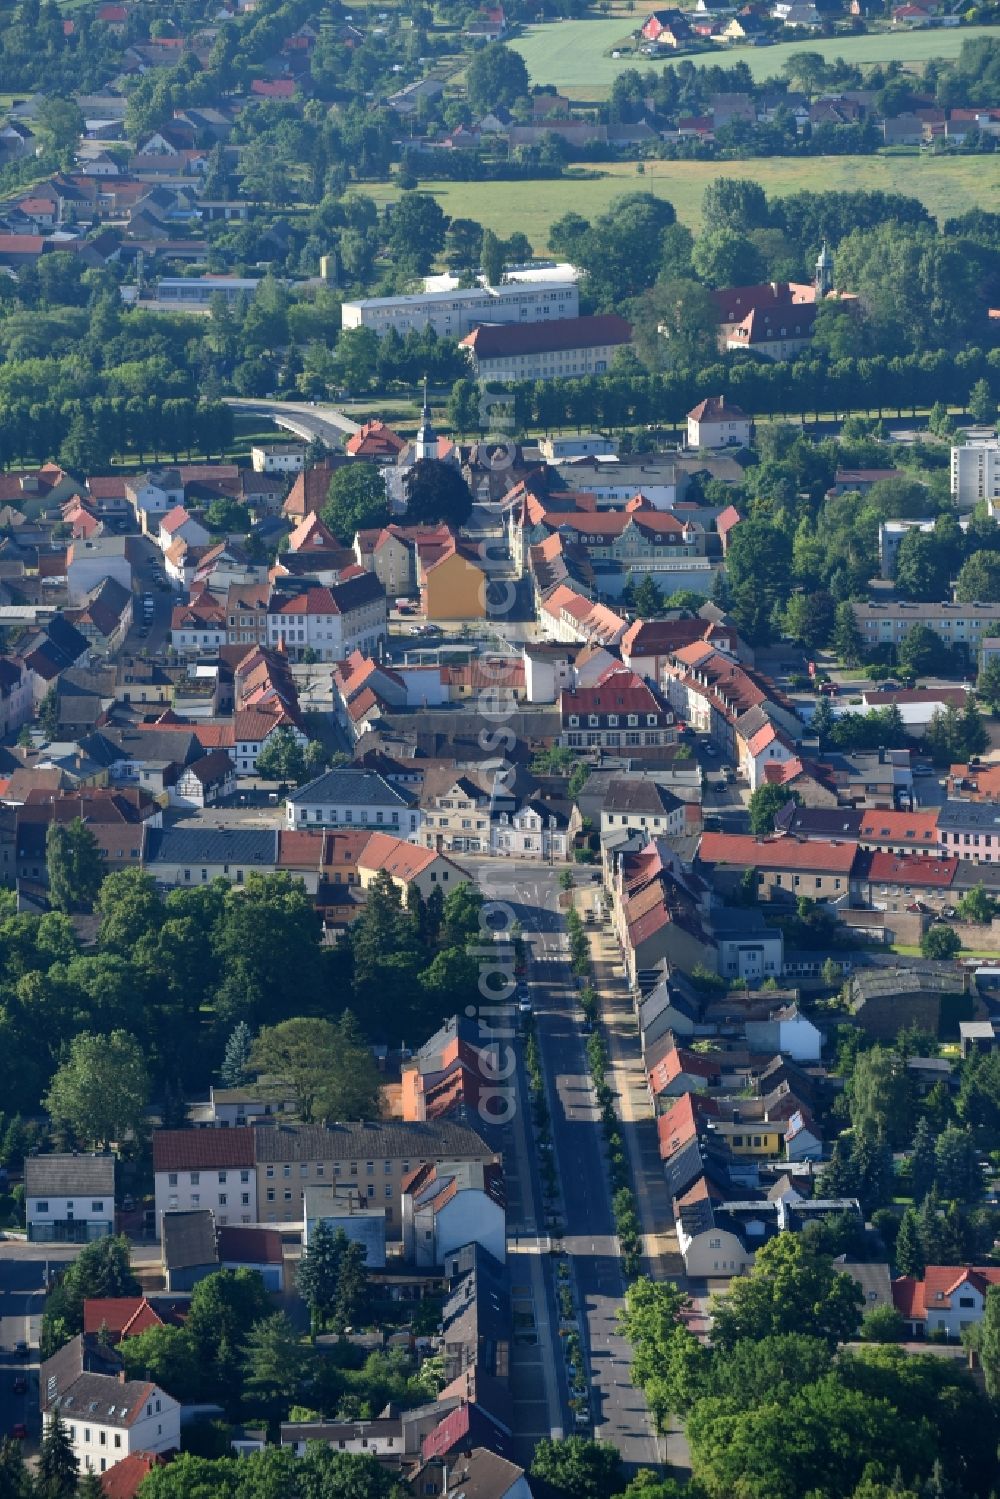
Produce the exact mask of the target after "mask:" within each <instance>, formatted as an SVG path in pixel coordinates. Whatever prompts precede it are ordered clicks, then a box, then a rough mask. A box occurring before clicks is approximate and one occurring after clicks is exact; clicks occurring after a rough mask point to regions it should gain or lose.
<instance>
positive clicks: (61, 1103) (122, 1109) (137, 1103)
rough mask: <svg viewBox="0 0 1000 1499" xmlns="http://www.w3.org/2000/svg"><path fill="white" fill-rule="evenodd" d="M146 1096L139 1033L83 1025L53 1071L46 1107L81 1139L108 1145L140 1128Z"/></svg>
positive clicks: (137, 1133)
mask: <svg viewBox="0 0 1000 1499" xmlns="http://www.w3.org/2000/svg"><path fill="white" fill-rule="evenodd" d="M148 1099H149V1074H148V1072H147V1071H146V1062H145V1058H144V1057H143V1054H142V1048H141V1047H140V1046H139V1044H138V1042H137V1041H136V1040H135V1038H134V1037H133V1036H130V1035H129V1034H128V1032H127V1031H123V1030H116V1031H112V1032H111V1034H110V1035H109V1036H96V1035H93V1034H91V1033H90V1032H89V1031H84V1032H83V1033H82V1034H81V1035H79V1036H76V1037H75V1038H74V1039H73V1041H72V1042H71V1044H70V1049H69V1056H68V1057H67V1059H66V1061H65V1062H64V1063H63V1064H62V1066H61V1067H60V1068H59V1070H58V1071H57V1072H56V1074H55V1076H54V1077H53V1079H52V1082H51V1083H50V1085H49V1091H48V1093H47V1094H46V1097H45V1107H46V1108H47V1109H48V1111H49V1113H50V1114H51V1116H52V1118H53V1119H54V1120H56V1121H57V1122H58V1123H61V1124H65V1125H67V1126H68V1127H69V1128H70V1129H71V1130H72V1131H73V1133H74V1134H75V1135H76V1136H77V1138H78V1139H80V1140H87V1141H93V1142H95V1143H96V1144H98V1145H101V1146H103V1147H104V1148H105V1149H106V1148H107V1147H108V1146H109V1145H110V1144H111V1143H112V1141H117V1142H121V1141H122V1140H124V1139H125V1138H126V1137H127V1136H129V1135H140V1134H141V1133H142V1127H143V1116H144V1111H145V1108H146V1103H147V1101H148Z"/></svg>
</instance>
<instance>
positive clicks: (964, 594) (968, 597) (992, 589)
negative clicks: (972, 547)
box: [955, 551, 1000, 604]
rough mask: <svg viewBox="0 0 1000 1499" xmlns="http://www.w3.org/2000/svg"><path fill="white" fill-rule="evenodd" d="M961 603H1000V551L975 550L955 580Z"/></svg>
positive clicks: (957, 596)
mask: <svg viewBox="0 0 1000 1499" xmlns="http://www.w3.org/2000/svg"><path fill="white" fill-rule="evenodd" d="M955 597H956V599H957V600H958V602H959V603H960V604H996V603H1000V552H984V551H980V552H973V553H972V555H971V556H970V557H968V558H967V559H966V561H965V562H963V564H962V568H961V571H960V572H959V574H958V577H957V579H956V581H955Z"/></svg>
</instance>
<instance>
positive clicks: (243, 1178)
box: [240, 1171, 250, 1183]
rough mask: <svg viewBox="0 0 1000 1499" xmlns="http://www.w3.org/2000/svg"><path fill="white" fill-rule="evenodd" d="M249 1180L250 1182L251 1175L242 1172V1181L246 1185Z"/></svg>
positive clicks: (247, 1172)
mask: <svg viewBox="0 0 1000 1499" xmlns="http://www.w3.org/2000/svg"><path fill="white" fill-rule="evenodd" d="M249 1180H250V1173H249V1171H241V1172H240V1181H241V1182H244V1183H246V1182H248V1181H249Z"/></svg>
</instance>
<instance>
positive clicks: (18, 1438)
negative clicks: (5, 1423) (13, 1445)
mask: <svg viewBox="0 0 1000 1499" xmlns="http://www.w3.org/2000/svg"><path fill="white" fill-rule="evenodd" d="M10 1434H11V1436H12V1437H13V1438H14V1441H15V1442H26V1441H27V1440H28V1428H27V1426H25V1424H24V1422H23V1421H15V1422H14V1424H13V1426H12V1427H11V1428H10Z"/></svg>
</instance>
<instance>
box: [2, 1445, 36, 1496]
mask: <svg viewBox="0 0 1000 1499" xmlns="http://www.w3.org/2000/svg"><path fill="white" fill-rule="evenodd" d="M0 1494H5V1495H7V1496H8V1499H38V1490H37V1489H36V1487H35V1485H34V1483H33V1482H32V1477H31V1474H30V1473H29V1471H28V1469H27V1468H26V1467H25V1463H24V1453H23V1451H22V1450H21V1443H20V1442H19V1441H18V1440H17V1439H16V1438H15V1437H7V1436H5V1437H0Z"/></svg>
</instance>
